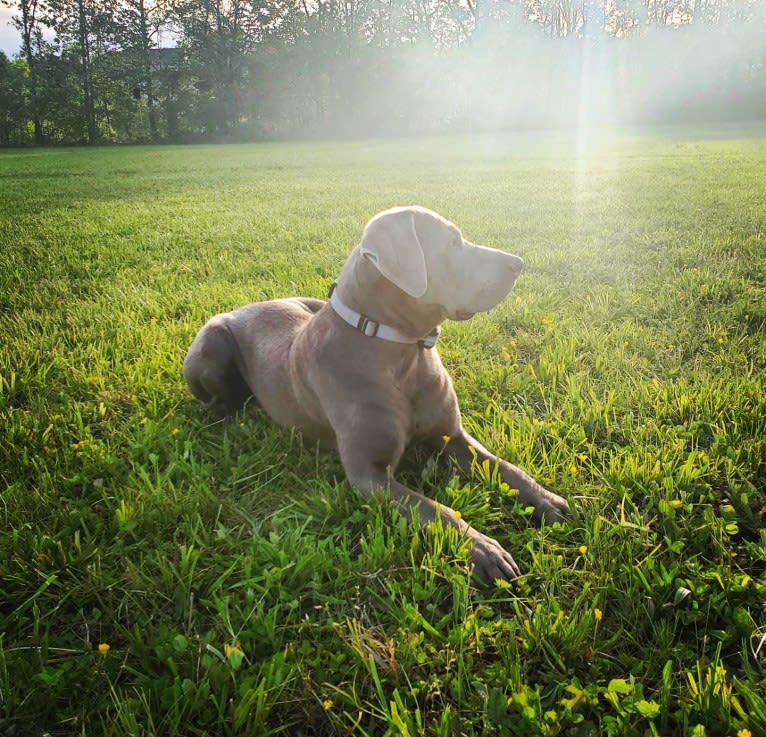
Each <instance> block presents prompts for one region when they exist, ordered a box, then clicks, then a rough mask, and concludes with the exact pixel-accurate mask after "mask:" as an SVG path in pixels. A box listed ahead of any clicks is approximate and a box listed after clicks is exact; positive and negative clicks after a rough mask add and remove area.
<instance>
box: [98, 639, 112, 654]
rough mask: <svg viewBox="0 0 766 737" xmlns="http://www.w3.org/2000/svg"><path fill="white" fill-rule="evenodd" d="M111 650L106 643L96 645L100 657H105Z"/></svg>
mask: <svg viewBox="0 0 766 737" xmlns="http://www.w3.org/2000/svg"><path fill="white" fill-rule="evenodd" d="M111 648H112V646H111V645H109V644H107V643H106V642H99V643H98V651H99V652H100V653H101V654H102V655H106V654H107V653H108V652H109V650H111Z"/></svg>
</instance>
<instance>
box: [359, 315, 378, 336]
mask: <svg viewBox="0 0 766 737" xmlns="http://www.w3.org/2000/svg"><path fill="white" fill-rule="evenodd" d="M379 327H380V323H379V322H375V320H370V318H369V317H367V316H366V315H359V321H358V322H357V323H356V329H357V330H358V331H359V332H360V333H361V334H362V335H366V336H367V337H368V338H374V337H375V336H376V335H377V334H378V328H379ZM368 328H370V330H369V331H368Z"/></svg>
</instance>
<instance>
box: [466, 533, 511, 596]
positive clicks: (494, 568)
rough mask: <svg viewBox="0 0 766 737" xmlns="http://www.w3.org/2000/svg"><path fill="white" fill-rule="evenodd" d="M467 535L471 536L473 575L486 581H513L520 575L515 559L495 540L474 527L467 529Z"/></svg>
mask: <svg viewBox="0 0 766 737" xmlns="http://www.w3.org/2000/svg"><path fill="white" fill-rule="evenodd" d="M469 535H470V538H471V553H470V557H471V562H472V563H473V571H474V574H475V575H478V576H479V577H480V578H481V579H483V580H484V581H486V582H488V583H492V582H494V581H496V580H497V579H502V580H504V581H513V580H514V579H516V578H518V577H519V576H520V575H521V570H520V569H519V567H518V566H517V565H516V561H515V560H514V559H513V558H512V557H511V554H510V553H509V552H508V551H506V550H505V549H504V548H503V546H502V545H500V543H499V542H498V541H497V540H495V539H494V538H491V537H488V536H487V535H483V534H482V533H481V532H477V531H476V530H474V529H471V530H470V531H469Z"/></svg>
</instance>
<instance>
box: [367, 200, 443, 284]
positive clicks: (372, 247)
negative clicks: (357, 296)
mask: <svg viewBox="0 0 766 737" xmlns="http://www.w3.org/2000/svg"><path fill="white" fill-rule="evenodd" d="M359 251H360V253H361V254H362V256H364V257H365V258H366V259H368V260H369V261H371V262H372V263H373V264H375V267H376V268H377V269H378V271H379V272H380V273H381V274H383V276H385V277H386V279H388V280H389V281H390V282H393V283H394V284H396V286H397V287H399V289H401V290H402V291H404V292H407V294H409V295H410V297H416V298H417V297H422V296H423V295H424V294H425V293H426V289H427V288H428V274H427V272H426V259H425V256H424V255H423V247H422V246H421V245H420V240H419V239H418V234H417V231H416V230H415V213H414V212H412V211H411V210H404V209H402V210H389V211H386V212H383V213H381V214H380V215H377V216H376V217H374V218H373V219H372V220H370V222H369V223H368V224H367V227H366V228H365V229H364V233H363V234H362V240H361V243H360V244H359Z"/></svg>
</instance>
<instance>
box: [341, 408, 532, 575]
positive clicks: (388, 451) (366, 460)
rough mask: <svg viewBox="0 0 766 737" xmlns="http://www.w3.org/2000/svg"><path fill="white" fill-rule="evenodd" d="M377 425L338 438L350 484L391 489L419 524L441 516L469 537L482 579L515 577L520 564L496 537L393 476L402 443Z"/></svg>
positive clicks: (362, 488)
mask: <svg viewBox="0 0 766 737" xmlns="http://www.w3.org/2000/svg"><path fill="white" fill-rule="evenodd" d="M377 426H378V429H377V432H375V433H371V434H370V435H367V436H365V434H364V433H353V434H352V433H347V434H345V435H344V436H341V437H338V449H339V451H340V455H341V460H342V462H343V467H344V469H345V471H346V476H347V478H348V480H349V482H350V483H351V485H352V486H353V487H354V488H355V489H357V490H358V491H360V492H363V493H370V492H380V491H384V492H385V491H386V490H390V492H391V497H392V499H393V500H394V501H395V502H396V504H397V507H398V509H399V511H400V512H401V513H402V514H405V515H409V516H411V517H415V516H416V515H417V517H416V518H417V519H418V520H419V522H420V523H421V525H426V524H427V523H429V522H433V521H435V520H437V519H440V520H441V521H442V522H443V523H447V524H450V525H452V526H453V527H455V528H456V529H457V530H459V531H460V532H461V534H463V535H465V536H466V537H467V538H469V539H470V541H471V549H470V558H471V562H472V563H473V566H474V572H475V573H476V574H478V575H479V577H480V578H482V579H483V580H484V581H487V582H492V581H495V580H497V579H503V580H507V581H512V580H513V579H515V578H517V577H518V576H519V575H520V571H519V567H518V566H517V565H516V562H515V561H514V560H513V558H512V557H511V555H510V554H509V553H508V552H507V551H506V550H505V549H504V548H503V547H502V545H500V543H498V542H497V540H495V539H494V538H491V537H489V536H487V535H484V534H483V533H481V532H479V531H478V530H475V529H474V528H473V527H471V526H470V525H468V524H466V523H465V522H464V521H463V520H462V519H460V518H459V517H458V515H457V514H456V513H455V510H454V509H451V508H450V507H447V506H445V505H443V504H437V503H436V502H435V501H434V500H433V499H429V498H428V497H425V496H423V495H422V494H418V493H417V492H416V491H412V489H408V488H407V487H406V486H404V485H403V484H400V483H399V482H398V481H396V480H395V479H394V478H393V471H392V469H394V468H396V464H397V463H398V461H399V458H400V456H401V453H402V451H403V445H404V444H403V442H401V441H400V440H399V439H398V438H397V436H396V433H389V434H387V433H386V432H385V430H384V429H381V427H380V422H379V421H378V423H377Z"/></svg>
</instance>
